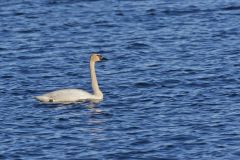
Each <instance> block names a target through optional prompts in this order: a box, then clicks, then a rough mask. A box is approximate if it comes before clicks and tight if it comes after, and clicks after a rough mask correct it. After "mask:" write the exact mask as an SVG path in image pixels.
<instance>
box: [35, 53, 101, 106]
mask: <svg viewBox="0 0 240 160" xmlns="http://www.w3.org/2000/svg"><path fill="white" fill-rule="evenodd" d="M103 59H104V58H103V57H102V56H101V55H100V54H97V53H93V54H92V55H91V57H90V74H91V79H92V89H93V94H91V93H88V92H86V91H84V90H81V89H61V90H57V91H53V92H49V93H46V94H43V95H41V96H36V97H35V98H36V99H37V100H39V101H41V102H51V103H73V102H81V101H85V100H89V101H94V102H99V101H101V100H102V99H103V93H102V92H101V90H100V89H99V86H98V82H97V77H96V72H95V63H96V62H98V61H101V60H103Z"/></svg>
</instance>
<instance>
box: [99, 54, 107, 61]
mask: <svg viewBox="0 0 240 160" xmlns="http://www.w3.org/2000/svg"><path fill="white" fill-rule="evenodd" d="M100 60H101V61H106V60H108V59H107V58H105V57H103V56H101V55H100Z"/></svg>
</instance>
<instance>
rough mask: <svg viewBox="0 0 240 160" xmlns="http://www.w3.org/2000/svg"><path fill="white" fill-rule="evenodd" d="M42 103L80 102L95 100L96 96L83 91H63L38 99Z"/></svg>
mask: <svg viewBox="0 0 240 160" xmlns="http://www.w3.org/2000/svg"><path fill="white" fill-rule="evenodd" d="M36 98H37V99H38V100H39V101H42V102H78V101H81V100H88V99H89V100H90V99H94V96H93V95H92V94H90V93H88V92H86V91H84V90H81V89H61V90H57V91H53V92H49V93H46V94H43V95H41V96H37V97H36Z"/></svg>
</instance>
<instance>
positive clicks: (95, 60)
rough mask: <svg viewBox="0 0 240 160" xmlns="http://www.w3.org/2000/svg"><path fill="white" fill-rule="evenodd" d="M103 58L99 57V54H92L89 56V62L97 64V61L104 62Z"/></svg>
mask: <svg viewBox="0 0 240 160" xmlns="http://www.w3.org/2000/svg"><path fill="white" fill-rule="evenodd" d="M104 59H105V58H104V57H103V56H102V55H101V54H98V53H93V54H92V55H91V58H90V60H91V61H93V62H98V61H102V60H104Z"/></svg>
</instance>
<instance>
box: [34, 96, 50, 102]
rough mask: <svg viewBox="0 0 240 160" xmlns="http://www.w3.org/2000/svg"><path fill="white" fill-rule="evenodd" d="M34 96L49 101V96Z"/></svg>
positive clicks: (42, 100)
mask: <svg viewBox="0 0 240 160" xmlns="http://www.w3.org/2000/svg"><path fill="white" fill-rule="evenodd" d="M35 98H36V99H37V100H39V101H41V102H49V97H46V96H36V97H35Z"/></svg>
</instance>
